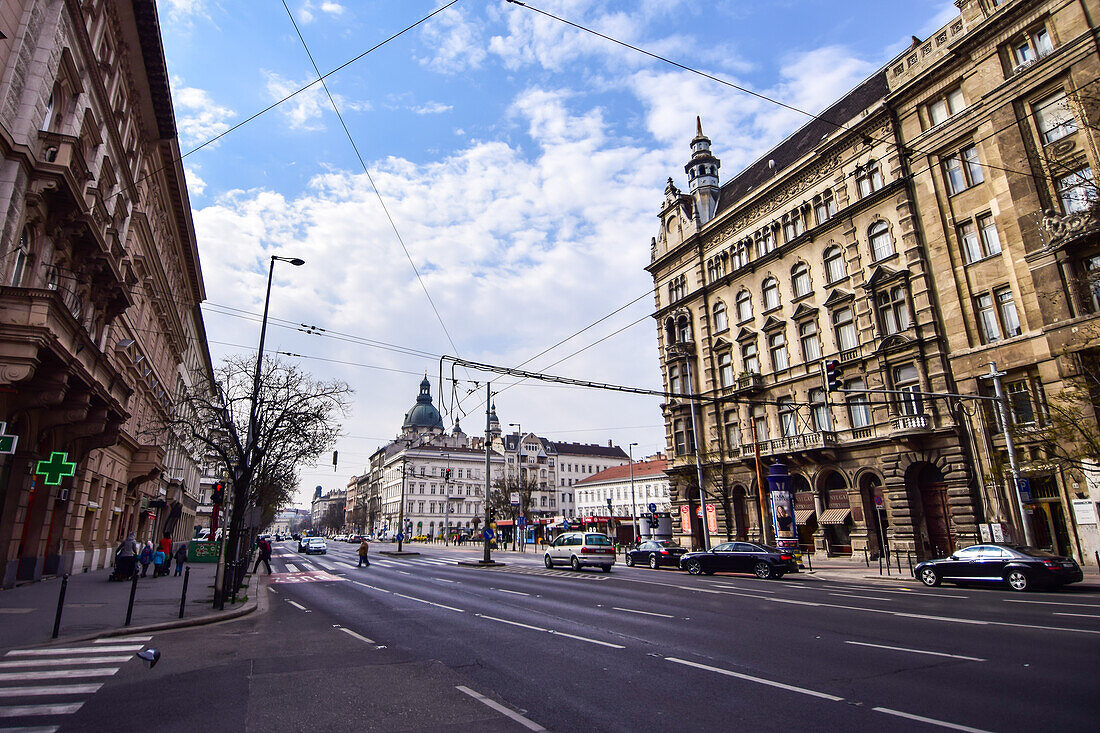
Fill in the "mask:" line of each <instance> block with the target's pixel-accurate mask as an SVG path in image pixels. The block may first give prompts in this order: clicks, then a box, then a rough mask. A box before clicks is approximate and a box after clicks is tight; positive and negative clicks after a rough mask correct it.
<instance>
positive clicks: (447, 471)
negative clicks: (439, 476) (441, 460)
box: [443, 468, 451, 479]
mask: <svg viewBox="0 0 1100 733" xmlns="http://www.w3.org/2000/svg"><path fill="white" fill-rule="evenodd" d="M443 478H445V479H450V478H451V469H449V468H448V469H445V470H444V472H443Z"/></svg>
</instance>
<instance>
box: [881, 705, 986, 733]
mask: <svg viewBox="0 0 1100 733" xmlns="http://www.w3.org/2000/svg"><path fill="white" fill-rule="evenodd" d="M871 710H874V711H875V712H876V713H886V714H887V715H896V716H898V717H899V718H907V719H909V720H916V721H919V722H921V723H928V724H929V725H938V726H940V727H941V728H950V729H951V730H964V731H969V733H990V732H989V731H987V730H985V729H984V728H971V727H970V726H968V725H959V724H958V723H948V722H947V721H945V720H936V719H935V718H926V717H924V716H923V715H913V714H912V713H903V712H901V711H900V710H891V709H890V708H871Z"/></svg>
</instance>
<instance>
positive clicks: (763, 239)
mask: <svg viewBox="0 0 1100 733" xmlns="http://www.w3.org/2000/svg"><path fill="white" fill-rule="evenodd" d="M755 239H756V252H757V255H758V256H762V255H766V254H767V253H768V252H771V251H772V250H773V249H775V232H773V231H772V227H771V225H770V224H769V225H768V226H766V227H764V228H763V229H761V230H760V231H758V232H757V233H756V235H755Z"/></svg>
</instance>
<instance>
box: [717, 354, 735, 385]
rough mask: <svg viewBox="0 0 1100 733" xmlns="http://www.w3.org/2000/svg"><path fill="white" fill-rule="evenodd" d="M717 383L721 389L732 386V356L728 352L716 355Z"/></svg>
mask: <svg viewBox="0 0 1100 733" xmlns="http://www.w3.org/2000/svg"><path fill="white" fill-rule="evenodd" d="M718 383H719V384H721V385H722V386H723V387H729V386H731V385H732V384H733V354H731V353H730V352H728V351H723V352H721V353H720V354H718Z"/></svg>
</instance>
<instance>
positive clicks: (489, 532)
mask: <svg viewBox="0 0 1100 733" xmlns="http://www.w3.org/2000/svg"><path fill="white" fill-rule="evenodd" d="M493 534H494V532H493V530H492V528H491V527H486V528H485V529H483V530H482V531H481V536H482V537H484V538H485V539H487V540H491V539H493Z"/></svg>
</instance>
